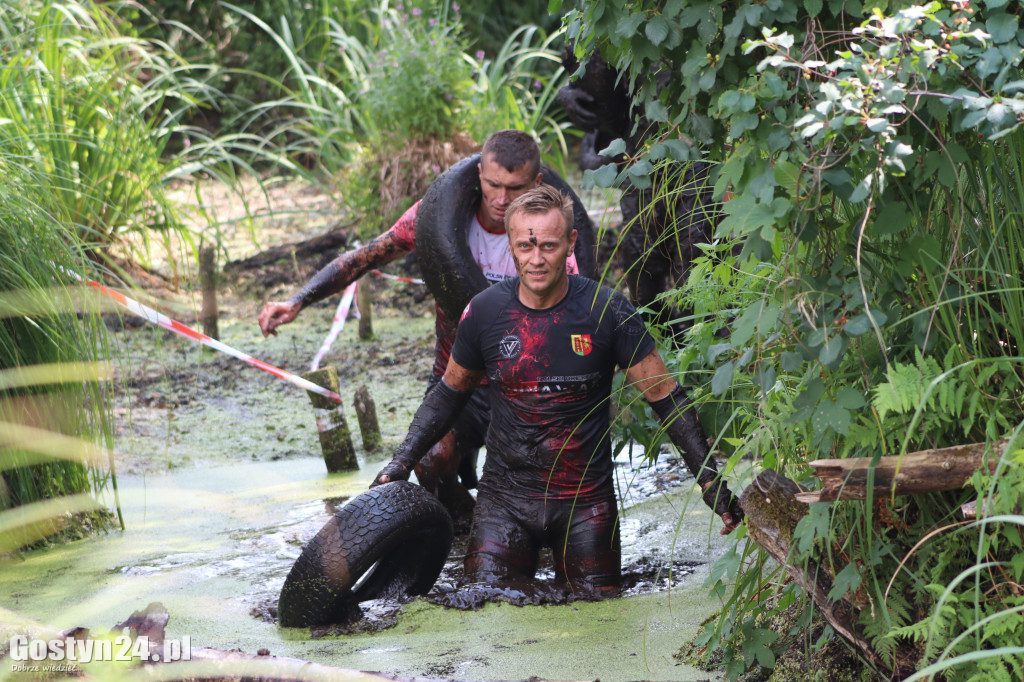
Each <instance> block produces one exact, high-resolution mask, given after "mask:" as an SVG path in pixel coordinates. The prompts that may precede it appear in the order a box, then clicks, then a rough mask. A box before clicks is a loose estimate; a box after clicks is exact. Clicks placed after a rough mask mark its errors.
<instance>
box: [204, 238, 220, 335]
mask: <svg viewBox="0 0 1024 682" xmlns="http://www.w3.org/2000/svg"><path fill="white" fill-rule="evenodd" d="M199 284H200V287H201V288H202V290H203V309H202V311H201V312H200V313H199V322H200V323H201V324H202V325H203V333H204V334H206V335H207V336H209V337H210V338H211V339H220V332H219V331H218V329H217V251H216V249H215V248H214V247H213V246H211V245H206V246H203V247H201V248H200V249H199ZM204 347H205V346H204ZM211 350H212V349H211Z"/></svg>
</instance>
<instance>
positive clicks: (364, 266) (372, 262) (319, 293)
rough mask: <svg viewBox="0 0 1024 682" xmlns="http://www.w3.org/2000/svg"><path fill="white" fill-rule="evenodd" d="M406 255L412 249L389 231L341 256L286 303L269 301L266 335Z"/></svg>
mask: <svg viewBox="0 0 1024 682" xmlns="http://www.w3.org/2000/svg"><path fill="white" fill-rule="evenodd" d="M407 253H409V249H406V248H404V247H403V246H401V245H400V244H398V242H397V241H396V240H395V237H394V235H393V234H392V233H391V232H390V231H389V232H385V233H384V234H382V235H380V236H379V237H377V238H376V239H374V240H373V241H371V242H370V243H369V244H367V245H366V246H361V247H359V248H358V249H356V250H355V251H349V252H348V253H343V254H341V255H340V256H338V257H337V258H335V259H334V260H332V261H331V262H330V263H328V264H327V265H326V266H324V267H323V268H322V269H321V270H320V271H319V272H317V273H316V274H315V275H313V277H312V278H311V279H310V280H309V281H308V282H307V283H306V285H305V286H304V287H302V289H300V290H299V291H298V293H296V294H295V295H294V296H292V297H291V298H289V299H288V300H287V301H284V302H278V301H270V302H268V303H267V304H266V305H264V306H263V310H261V311H260V315H259V323H260V329H261V330H262V331H263V336H267V335H269V334H277V327H280V326H281V325H282V324H287V323H289V322H291V321H292V320H294V319H295V318H296V317H297V316H298V314H299V311H301V310H302V309H303V308H305V307H306V306H307V305H309V304H310V303H316V302H317V301H321V300H323V299H325V298H327V297H328V296H331V295H332V294H336V293H338V292H339V291H341V290H342V289H344V288H345V287H347V286H348V285H349V284H351V283H352V282H354V281H356V280H357V279H359V278H360V277H362V276H363V275H364V274H365V273H366V271H367V270H371V269H373V268H377V267H380V266H382V265H384V264H385V263H390V262H391V261H393V260H396V259H398V258H401V257H402V256H404V255H406V254H407Z"/></svg>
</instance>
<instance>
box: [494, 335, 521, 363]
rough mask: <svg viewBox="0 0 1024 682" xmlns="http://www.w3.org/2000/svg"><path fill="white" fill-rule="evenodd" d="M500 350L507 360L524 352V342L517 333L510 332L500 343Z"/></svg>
mask: <svg viewBox="0 0 1024 682" xmlns="http://www.w3.org/2000/svg"><path fill="white" fill-rule="evenodd" d="M498 352H499V353H501V357H502V358H504V359H505V360H511V359H513V358H517V357H519V354H520V353H522V352H523V342H522V341H520V340H519V337H518V336H516V335H515V334H509V335H508V336H506V337H505V338H503V339H502V340H501V341H500V342H499V343H498Z"/></svg>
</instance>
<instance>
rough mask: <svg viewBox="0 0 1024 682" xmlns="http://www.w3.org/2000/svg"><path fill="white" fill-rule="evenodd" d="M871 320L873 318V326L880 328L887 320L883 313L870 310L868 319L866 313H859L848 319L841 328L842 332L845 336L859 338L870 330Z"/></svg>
mask: <svg viewBox="0 0 1024 682" xmlns="http://www.w3.org/2000/svg"><path fill="white" fill-rule="evenodd" d="M871 318H874V320H875V324H877V325H878V326H879V327H881V326H882V325H883V324H885V323H886V321H887V320H888V319H889V318H888V317H887V316H886V314H885V313H883V312H882V311H880V310H872V311H871V317H868V314H867V313H861V314H859V315H855V316H854V317H852V318H850V320H849V321H848V322H847V323H846V326H844V327H843V332H844V333H845V334H846V335H847V336H860V335H861V334H863V333H865V332H867V331H870V330H871Z"/></svg>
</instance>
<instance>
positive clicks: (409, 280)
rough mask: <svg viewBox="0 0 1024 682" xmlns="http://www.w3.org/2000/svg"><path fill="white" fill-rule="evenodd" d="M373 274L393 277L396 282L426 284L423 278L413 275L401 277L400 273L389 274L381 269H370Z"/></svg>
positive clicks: (386, 277)
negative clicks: (416, 277)
mask: <svg viewBox="0 0 1024 682" xmlns="http://www.w3.org/2000/svg"><path fill="white" fill-rule="evenodd" d="M370 274H371V275H377V277H383V278H384V279H393V280H395V281H396V282H405V283H406V284H426V282H424V281H423V280H422V279H415V278H413V277H399V276H398V275H389V274H388V273H386V272H381V271H380V270H370Z"/></svg>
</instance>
